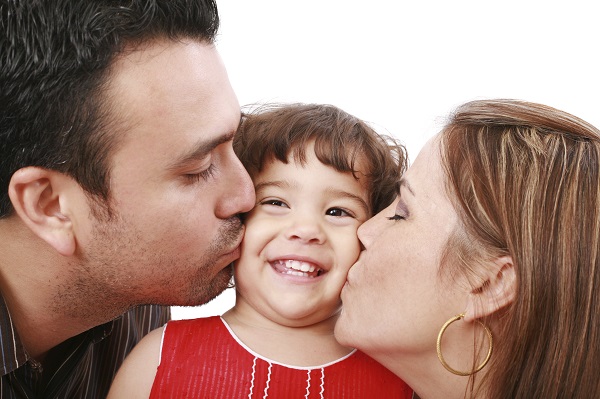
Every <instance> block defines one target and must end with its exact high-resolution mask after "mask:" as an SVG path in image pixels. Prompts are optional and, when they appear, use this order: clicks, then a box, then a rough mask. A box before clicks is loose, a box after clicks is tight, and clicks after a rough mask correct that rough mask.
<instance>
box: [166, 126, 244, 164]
mask: <svg viewBox="0 0 600 399" xmlns="http://www.w3.org/2000/svg"><path fill="white" fill-rule="evenodd" d="M233 136H235V132H233V131H232V132H230V133H228V134H224V135H222V136H218V137H215V138H212V139H210V140H207V141H205V140H200V141H199V142H198V143H197V144H196V146H195V147H194V148H192V149H191V150H190V151H188V152H187V153H185V154H183V155H181V156H179V157H177V159H175V160H174V161H173V162H172V163H171V165H170V166H169V169H170V170H178V169H181V168H184V167H186V166H187V165H188V164H189V163H190V162H191V161H194V160H198V159H202V158H204V157H205V156H207V155H208V154H209V153H210V152H211V151H212V150H214V149H215V148H217V147H218V146H219V145H221V144H223V143H226V142H228V141H231V140H233Z"/></svg>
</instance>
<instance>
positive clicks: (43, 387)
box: [0, 296, 171, 399]
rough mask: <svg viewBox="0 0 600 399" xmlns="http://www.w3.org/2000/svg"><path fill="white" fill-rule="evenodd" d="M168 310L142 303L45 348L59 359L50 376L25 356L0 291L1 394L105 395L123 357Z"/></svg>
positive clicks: (91, 398)
mask: <svg viewBox="0 0 600 399" xmlns="http://www.w3.org/2000/svg"><path fill="white" fill-rule="evenodd" d="M170 315H171V311H170V308H169V307H167V306H152V305H148V306H140V307H138V308H135V309H132V310H130V311H129V312H127V313H125V314H124V315H123V316H121V317H119V318H117V319H115V320H113V321H111V322H108V323H106V324H103V325H101V326H98V327H95V328H93V329H91V330H89V331H86V332H84V333H82V334H80V335H77V336H76V337H73V338H71V339H69V340H67V341H65V342H63V343H62V344H60V345H59V346H57V347H56V348H53V349H52V350H51V351H50V352H49V353H48V355H47V358H50V357H52V358H56V359H57V360H58V362H57V363H56V367H54V368H53V369H54V371H53V372H52V373H51V375H49V372H46V373H44V372H43V370H41V367H40V366H39V364H38V363H37V362H36V361H35V360H33V359H29V356H28V355H27V352H26V351H25V349H24V348H23V345H22V344H21V341H20V339H19V336H18V334H17V332H16V331H15V330H14V328H13V324H12V321H11V319H10V314H9V313H8V310H7V308H6V306H5V304H4V300H3V299H2V297H1V296H0V339H1V340H2V341H1V342H0V349H1V352H0V359H1V361H2V363H1V371H2V378H1V379H0V398H1V399H13V398H30V399H33V398H44V399H52V398H60V399H66V398H82V399H83V398H85V399H95V398H102V399H104V398H106V395H107V394H108V389H109V388H110V384H111V383H112V380H113V377H114V375H115V373H116V372H117V370H118V368H119V366H120V365H121V363H122V362H123V359H124V358H125V356H126V355H127V354H128V353H129V352H130V351H131V349H132V348H133V346H134V345H135V344H136V343H138V342H139V340H140V339H141V338H142V337H143V336H144V335H146V334H147V333H148V332H150V331H151V330H153V329H155V328H157V327H160V326H162V325H164V324H165V323H166V322H167V320H168V319H169V318H170Z"/></svg>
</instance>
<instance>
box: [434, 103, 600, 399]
mask: <svg viewBox="0 0 600 399" xmlns="http://www.w3.org/2000/svg"><path fill="white" fill-rule="evenodd" d="M441 140H442V141H441V153H442V154H441V156H442V164H443V166H444V168H445V171H446V177H447V183H448V193H449V197H450V199H451V200H452V201H453V203H454V205H455V208H456V210H457V212H458V214H459V217H460V219H461V223H462V228H463V229H461V230H463V231H462V233H457V234H463V235H464V236H466V238H467V239H464V237H463V238H462V239H454V240H453V239H451V240H450V242H449V244H452V245H455V244H456V243H460V245H459V246H460V247H459V248H456V247H454V248H453V247H451V246H449V247H448V248H447V249H446V255H449V256H448V258H451V259H454V260H456V259H461V262H460V264H459V266H458V267H466V266H467V264H470V265H471V266H472V265H473V263H474V262H477V259H482V258H488V259H490V258H492V257H497V256H502V255H510V256H511V257H512V259H513V262H514V268H515V271H516V275H517V294H516V299H515V301H514V302H513V303H512V304H511V305H509V306H508V308H506V309H503V310H502V315H501V317H499V318H497V319H496V320H495V323H494V326H495V330H494V339H495V342H494V355H493V356H492V361H491V362H490V364H489V365H488V366H487V367H488V372H487V374H486V376H485V380H484V381H483V385H482V390H483V393H484V395H483V396H485V397H488V398H493V399H506V398H544V399H549V398H585V399H587V398H600V378H598V372H599V367H600V131H599V130H598V129H596V128H595V127H594V126H592V125H590V124H589V123H587V122H585V121H583V120H581V119H579V118H577V117H575V116H573V115H570V114H568V113H566V112H562V111H559V110H556V109H553V108H551V107H548V106H544V105H540V104H532V103H527V102H521V101H514V100H486V101H474V102H470V103H467V104H465V105H463V106H461V107H459V108H458V109H457V111H456V112H455V114H454V115H453V116H452V117H451V120H450V122H449V123H448V124H447V125H446V127H445V128H444V130H443V131H442V134H441ZM453 253H460V256H452V254H453ZM452 266H457V264H456V263H455V264H453V265H452ZM452 266H451V267H452ZM462 270H463V272H466V273H469V272H471V271H472V270H471V271H465V269H462ZM476 396H479V395H477V394H476Z"/></svg>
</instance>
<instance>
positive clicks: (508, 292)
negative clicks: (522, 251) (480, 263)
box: [464, 256, 517, 321]
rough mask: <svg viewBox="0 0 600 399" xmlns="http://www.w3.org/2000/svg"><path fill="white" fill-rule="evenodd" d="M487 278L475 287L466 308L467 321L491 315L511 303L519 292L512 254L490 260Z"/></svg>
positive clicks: (465, 318)
mask: <svg viewBox="0 0 600 399" xmlns="http://www.w3.org/2000/svg"><path fill="white" fill-rule="evenodd" d="M489 266H490V267H489V269H488V272H487V277H488V278H487V279H486V280H485V281H484V282H483V283H482V284H481V285H480V286H479V287H476V288H475V289H473V290H472V291H471V292H470V294H469V297H468V301H467V307H466V309H465V317H464V320H465V321H473V320H476V319H479V318H482V317H485V316H489V315H491V314H493V313H495V312H496V311H498V310H500V309H502V308H504V307H505V306H507V305H509V304H511V303H512V302H513V301H514V300H515V297H516V293H517V278H516V277H517V276H516V271H515V267H514V264H513V261H512V258H511V257H510V256H502V257H500V258H497V259H496V260H494V261H493V262H490V264H489Z"/></svg>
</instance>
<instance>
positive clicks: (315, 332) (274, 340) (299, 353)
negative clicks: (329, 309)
mask: <svg viewBox="0 0 600 399" xmlns="http://www.w3.org/2000/svg"><path fill="white" fill-rule="evenodd" d="M337 318H338V315H337V314H336V315H334V316H331V317H330V318H328V319H326V320H322V321H320V322H318V323H314V324H310V325H303V326H297V327H292V326H287V325H283V324H278V323H276V322H274V321H272V320H270V319H268V318H266V317H264V316H263V315H261V314H259V313H258V312H256V311H255V310H254V309H252V308H251V307H250V306H249V305H248V304H247V303H246V304H241V303H237V304H236V306H234V307H233V308H231V309H230V310H228V311H227V312H226V313H225V314H223V319H224V320H225V321H226V322H227V324H228V325H229V327H230V328H231V329H232V330H233V332H234V333H235V334H236V335H237V336H238V338H239V339H240V340H241V341H242V342H243V343H244V344H246V346H248V347H249V348H250V349H252V350H253V351H255V352H256V353H258V354H260V355H261V356H264V357H266V358H268V359H271V360H274V361H277V362H280V363H284V364H287V365H290V366H297V367H314V366H320V365H323V364H326V363H329V362H332V361H335V360H338V359H340V358H342V357H344V356H346V355H347V354H349V353H350V352H352V348H347V347H345V346H342V345H340V344H339V343H338V342H337V341H336V339H335V337H334V335H333V329H334V326H335V322H336V320H337Z"/></svg>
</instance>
